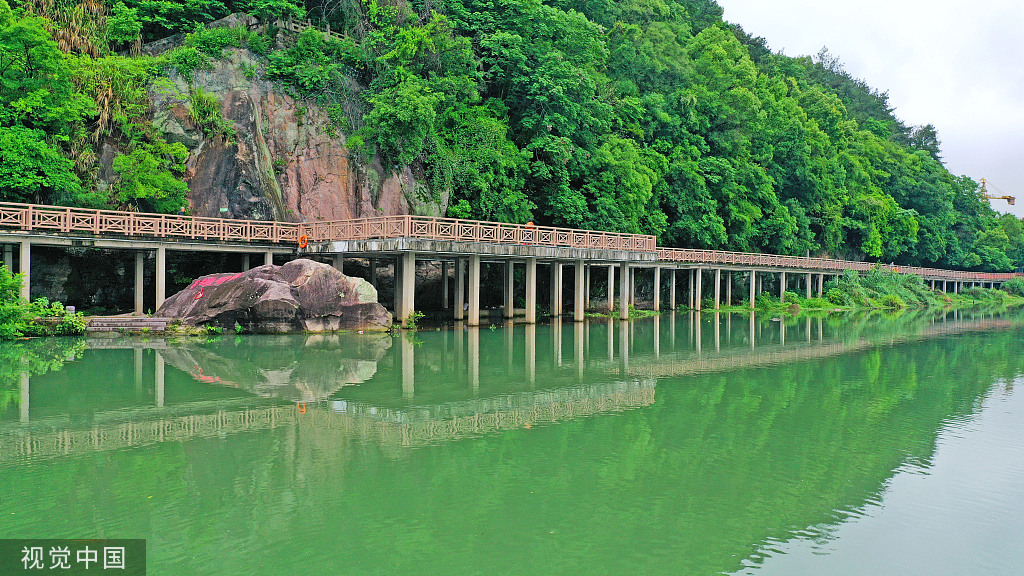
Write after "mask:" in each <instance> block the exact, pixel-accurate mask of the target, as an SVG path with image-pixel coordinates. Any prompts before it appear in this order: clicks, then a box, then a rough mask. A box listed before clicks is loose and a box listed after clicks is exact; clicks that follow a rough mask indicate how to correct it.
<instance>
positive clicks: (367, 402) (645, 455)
mask: <svg viewBox="0 0 1024 576" xmlns="http://www.w3.org/2000/svg"><path fill="white" fill-rule="evenodd" d="M1022 336H1024V315H1022V314H1021V313H1020V312H1009V313H1001V314H995V313H982V312H960V313H954V312H949V313H948V314H945V315H943V314H942V313H910V314H903V315H900V316H895V317H894V316H884V315H865V316H850V315H846V316H830V317H825V318H822V319H818V318H812V319H795V320H787V321H786V322H785V323H783V322H780V321H778V320H774V321H773V320H772V319H771V318H760V317H758V318H752V317H750V316H747V315H743V314H733V315H722V316H715V315H713V314H704V315H702V316H699V317H697V316H694V315H692V314H665V315H662V316H661V317H659V318H652V319H646V320H637V321H633V322H626V323H620V322H617V321H616V322H610V321H604V320H600V319H598V320H592V321H589V322H587V323H585V324H573V323H555V324H552V325H541V326H522V325H517V326H514V327H501V326H499V327H496V328H495V329H486V328H484V329H480V330H476V329H474V330H469V329H465V328H462V327H456V328H455V329H451V328H449V329H446V330H441V331H433V330H430V331H427V330H421V331H419V332H416V333H405V334H400V335H369V334H367V335H355V334H346V335H337V336H287V337H285V336H238V337H236V336H234V335H224V336H220V337H213V338H209V339H186V340H176V341H165V340H162V339H155V338H151V339H148V340H145V339H137V338H120V337H119V338H113V339H47V340H37V341H26V342H18V343H4V344H0V538H144V539H146V540H147V554H148V570H149V574H151V575H165V574H166V575H179V574H180V575H198V574H203V575H206V574H211V575H221V574H224V575H228V574H231V575H233V574H239V575H249V574H252V575H264V574H265V575H278V574H297V575H321V574H323V575H335V574H346V575H347V574H354V575H360V574H395V575H407V574H417V575H418V574H425V575H446V576H448V575H463V574H466V575H469V574H474V575H475V574H480V575H485V574H486V575H496V574H499V575H506V574H509V575H519V574H523V575H533V574H536V575H548V574H552V575H555V574H583V575H587V576H591V575H603V574H607V575H630V574H656V575H660V574H666V575H668V574H672V575H691V574H692V575H702V574H751V575H800V574H808V575H812V574H813V575H819V574H821V575H825V574H829V575H841V574H851V575H862V574H871V575H873V574H894V575H897V574H898V575H911V574H921V575H929V576H935V575H945V574H948V575H958V576H959V575H987V576H990V575H1004V574H1005V575H1011V574H1014V575H1018V574H1024V385H1021V378H1022V373H1024V340H1022Z"/></svg>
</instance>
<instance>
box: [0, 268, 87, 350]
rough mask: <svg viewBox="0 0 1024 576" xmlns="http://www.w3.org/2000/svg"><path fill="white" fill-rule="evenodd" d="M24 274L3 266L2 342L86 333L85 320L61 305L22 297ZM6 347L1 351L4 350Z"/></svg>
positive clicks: (0, 301)
mask: <svg viewBox="0 0 1024 576" xmlns="http://www.w3.org/2000/svg"><path fill="white" fill-rule="evenodd" d="M21 283H22V276H21V274H11V272H10V271H9V270H7V267H6V266H3V265H0V341H2V340H12V339H15V338H21V337H23V336H69V335H74V334H82V333H84V332H85V318H84V317H83V316H82V314H80V313H77V312H69V311H68V310H67V309H65V308H64V305H63V304H61V303H60V302H52V303H51V302H50V301H49V300H47V299H46V298H38V299H36V300H35V301H32V302H28V301H26V300H25V299H24V298H22V297H21ZM3 349H4V347H0V350H3Z"/></svg>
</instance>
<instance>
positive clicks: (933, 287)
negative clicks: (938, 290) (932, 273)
mask: <svg viewBox="0 0 1024 576" xmlns="http://www.w3.org/2000/svg"><path fill="white" fill-rule="evenodd" d="M928 285H929V286H931V288H932V290H935V279H934V278H932V279H931V280H929V281H928Z"/></svg>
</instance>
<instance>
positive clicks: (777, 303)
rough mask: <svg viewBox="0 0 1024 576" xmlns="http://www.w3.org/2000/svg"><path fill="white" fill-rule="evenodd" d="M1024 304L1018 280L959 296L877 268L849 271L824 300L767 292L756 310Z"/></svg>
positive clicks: (1023, 291) (1022, 284) (829, 285)
mask: <svg viewBox="0 0 1024 576" xmlns="http://www.w3.org/2000/svg"><path fill="white" fill-rule="evenodd" d="M1021 304H1024V279H1022V278H1014V279H1012V280H1010V281H1008V282H1004V283H1003V284H1002V286H1001V287H1000V288H980V287H971V288H964V289H963V290H961V291H960V292H959V293H957V294H953V293H947V292H942V291H940V290H932V289H931V288H930V287H929V286H928V284H927V283H926V282H925V281H924V280H923V279H922V278H920V277H919V276H912V275H908V274H897V273H896V272H892V271H889V270H885V269H881V268H874V269H872V270H870V271H868V272H866V273H863V274H858V273H856V272H853V271H851V270H847V271H846V272H845V273H844V274H843V275H841V276H837V277H836V278H834V279H832V280H829V281H828V282H826V283H825V288H824V294H823V297H821V298H804V297H803V296H800V295H799V294H796V293H795V292H786V293H785V295H784V297H783V299H782V300H779V299H778V298H775V297H773V296H771V295H770V294H768V293H766V292H764V293H761V294H759V295H758V296H757V299H756V301H755V308H756V309H758V310H761V311H765V312H772V313H783V312H790V313H799V312H801V311H820V310H856V309H905V308H933V307H939V308H946V307H953V308H966V307H973V306H995V307H1003V308H1005V307H1008V306H1019V305H1021Z"/></svg>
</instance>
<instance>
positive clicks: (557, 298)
mask: <svg viewBox="0 0 1024 576" xmlns="http://www.w3.org/2000/svg"><path fill="white" fill-rule="evenodd" d="M550 288H551V290H550V292H551V297H550V301H551V315H552V316H561V315H562V263H561V262H552V263H551V287H550Z"/></svg>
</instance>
